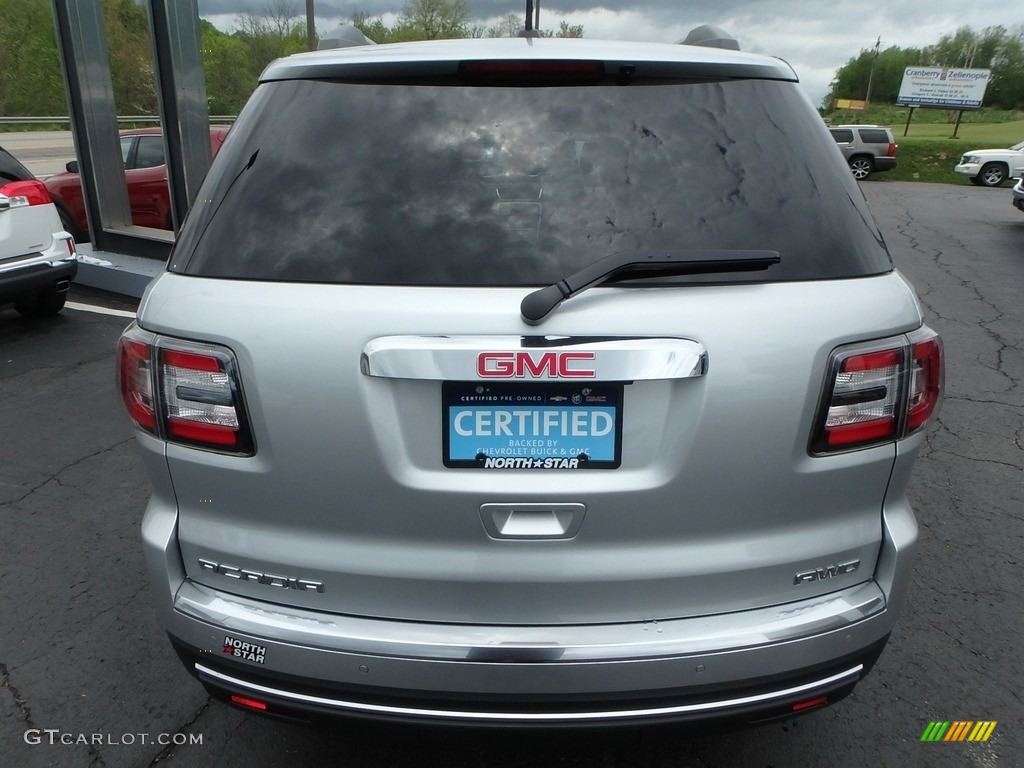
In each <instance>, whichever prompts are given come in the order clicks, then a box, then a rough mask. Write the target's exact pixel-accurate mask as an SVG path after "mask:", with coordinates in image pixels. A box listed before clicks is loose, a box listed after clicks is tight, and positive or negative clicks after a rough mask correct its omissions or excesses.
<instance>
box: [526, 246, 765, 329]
mask: <svg viewBox="0 0 1024 768" xmlns="http://www.w3.org/2000/svg"><path fill="white" fill-rule="evenodd" d="M780 261H782V257H781V256H779V254H778V251H740V250H732V251H729V250H723V251H622V252H621V253H613V254H612V255H611V256H605V257H604V258H603V259H600V260H598V261H595V262H594V263H593V264H591V265H589V266H587V267H584V268H583V269H581V270H580V271H579V272H577V273H575V274H573V275H569V277H566V278H564V279H563V280H559V281H558V282H557V283H554V284H553V285H549V286H547V287H546V288H540V289H538V290H536V291H534V292H533V293H531V294H529V295H528V296H527V297H526V298H524V299H523V303H522V304H521V305H520V307H519V311H520V313H521V314H522V316H523V322H524V323H526V324H527V325H539V324H540V323H541V322H543V321H544V318H546V317H547V316H548V315H550V314H551V313H552V312H553V311H554V310H555V308H556V307H557V306H558V305H559V304H561V303H562V302H563V301H565V300H566V299H568V298H571V297H572V296H575V295H576V294H577V293H580V292H581V291H585V290H587V288H591V287H593V286H595V285H600V284H601V283H606V282H608V281H609V280H612V279H615V278H619V279H621V278H623V277H625V276H627V275H628V276H629V277H648V276H652V275H657V276H662V275H665V276H672V275H710V274H718V273H722V272H754V271H760V270H764V269H768V267H770V266H771V265H772V264H778V263H779V262H780Z"/></svg>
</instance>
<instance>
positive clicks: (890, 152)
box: [885, 141, 896, 157]
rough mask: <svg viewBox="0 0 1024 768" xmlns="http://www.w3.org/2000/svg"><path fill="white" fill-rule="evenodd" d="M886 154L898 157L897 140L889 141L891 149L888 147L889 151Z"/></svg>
mask: <svg viewBox="0 0 1024 768" xmlns="http://www.w3.org/2000/svg"><path fill="white" fill-rule="evenodd" d="M885 154H886V157H896V142H894V141H890V142H889V149H888V151H887V152H886V153H885Z"/></svg>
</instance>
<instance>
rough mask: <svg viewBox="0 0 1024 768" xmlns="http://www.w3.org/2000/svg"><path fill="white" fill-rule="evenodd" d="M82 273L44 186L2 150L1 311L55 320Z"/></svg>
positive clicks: (0, 188) (0, 160)
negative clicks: (11, 306) (10, 307)
mask: <svg viewBox="0 0 1024 768" xmlns="http://www.w3.org/2000/svg"><path fill="white" fill-rule="evenodd" d="M77 272H78V260H77V257H76V254H75V244H74V241H73V240H72V238H71V235H70V234H68V233H67V232H65V231H64V227H63V226H62V225H61V222H60V216H59V215H58V213H57V209H56V207H55V206H54V204H53V201H52V200H51V199H50V193H49V192H47V191H46V187H45V186H43V184H42V182H40V181H36V180H35V178H34V177H33V176H32V174H31V173H30V172H29V171H28V170H27V169H26V168H25V166H23V165H22V164H21V163H20V162H18V161H17V160H16V159H15V158H14V157H13V156H12V155H11V154H10V153H9V152H7V151H6V150H4V149H3V148H2V147H0V305H2V304H11V303H13V304H14V308H15V309H16V310H18V312H20V313H21V314H23V315H28V316H30V317H39V316H44V315H53V314H56V313H57V312H59V311H60V310H61V309H62V308H63V307H64V298H65V295H66V293H67V290H68V287H69V286H70V285H71V281H72V280H73V279H74V277H75V275H76V274H77Z"/></svg>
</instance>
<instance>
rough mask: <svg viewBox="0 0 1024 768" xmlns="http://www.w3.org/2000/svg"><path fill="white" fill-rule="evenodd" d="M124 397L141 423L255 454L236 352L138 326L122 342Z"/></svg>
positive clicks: (193, 442) (166, 434) (186, 439)
mask: <svg viewBox="0 0 1024 768" xmlns="http://www.w3.org/2000/svg"><path fill="white" fill-rule="evenodd" d="M118 368H119V380H120V389H121V397H122V399H123V400H124V404H125V408H127V410H128V415H129V416H130V417H131V419H132V421H134V422H135V423H136V424H137V425H138V426H139V427H141V428H142V429H145V430H146V431H148V432H151V433H153V434H156V435H158V436H160V437H163V438H165V439H167V440H168V441H170V442H174V443H181V444H182V445H189V446H193V447H197V448H207V449H210V450H216V451H222V452H227V453H238V454H251V453H252V452H253V442H252V433H251V432H250V430H249V426H248V422H247V421H246V418H245V408H244V405H243V403H242V397H241V390H240V387H239V384H238V376H237V372H236V366H235V362H234V356H233V355H232V354H231V352H230V351H229V350H227V349H224V348H223V347H215V346H212V345H206V346H201V345H198V344H192V343H190V342H185V341H179V340H177V339H167V338H163V337H157V336H155V335H154V334H151V333H147V332H145V331H142V330H141V329H139V328H138V327H137V326H132V327H130V328H129V329H128V330H127V331H125V333H124V335H123V336H122V337H121V341H120V342H119V364H118Z"/></svg>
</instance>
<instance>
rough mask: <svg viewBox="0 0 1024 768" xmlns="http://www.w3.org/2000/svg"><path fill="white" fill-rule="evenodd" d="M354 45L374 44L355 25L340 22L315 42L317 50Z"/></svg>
mask: <svg viewBox="0 0 1024 768" xmlns="http://www.w3.org/2000/svg"><path fill="white" fill-rule="evenodd" d="M355 45H376V43H375V42H373V40H371V39H370V38H368V37H367V36H366V35H364V34H363V33H362V32H360V31H359V30H358V29H357V28H356V27H354V26H352V25H351V24H342V25H341V26H340V27H336V28H335V29H333V30H332V31H330V32H328V33H327V34H326V35H324V37H323V39H321V40H320V42H319V43H317V46H316V49H317V50H318V51H325V50H327V49H329V48H351V47H352V46H355Z"/></svg>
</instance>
